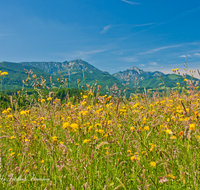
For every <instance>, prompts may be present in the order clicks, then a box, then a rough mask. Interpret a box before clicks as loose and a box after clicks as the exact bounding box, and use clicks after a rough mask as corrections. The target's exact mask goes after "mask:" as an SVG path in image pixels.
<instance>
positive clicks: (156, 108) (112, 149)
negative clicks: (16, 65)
mask: <svg viewBox="0 0 200 190" xmlns="http://www.w3.org/2000/svg"><path fill="white" fill-rule="evenodd" d="M7 77H9V73H8V76H7ZM185 82H187V88H185V90H182V91H181V93H180V91H179V90H173V91H169V92H168V93H165V94H162V95H161V94H160V93H157V92H153V93H152V94H149V93H148V92H144V93H143V94H134V95H132V96H131V97H130V98H125V97H124V98H123V97H114V96H112V95H100V94H99V93H96V94H95V93H94V91H93V89H92V88H91V87H90V85H88V86H87V87H88V90H85V91H84V93H81V94H80V96H81V98H80V99H79V101H73V100H72V99H68V100H67V101H66V102H65V103H62V102H61V100H60V99H58V98H54V96H53V94H49V96H46V97H42V98H41V99H39V100H37V101H35V103H34V104H31V105H30V106H28V107H21V108H18V109H13V107H14V105H13V107H12V106H10V107H7V108H5V109H2V110H1V113H0V146H1V149H0V189H15V190H18V189H19V190H21V189H24V190H27V189H41V190H44V189H45V190H47V189H58V190H60V189H64V190H67V189H68V190H80V189H83V190H84V189H85V190H86V189H87V190H98V189H102V190H111V189H112V190H113V189H114V190H117V189H124V190H128V189H156V190H157V189H160V190H161V189H162V190H164V189H174V190H177V189H194V190H198V189H200V146H199V145H200V119H199V118H200V92H199V91H198V88H197V87H196V86H195V85H193V83H192V81H190V82H189V81H186V80H185ZM98 89H100V87H99V88H98ZM73 98H74V99H76V97H73ZM13 104H14V102H13Z"/></svg>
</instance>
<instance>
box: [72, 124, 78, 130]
mask: <svg viewBox="0 0 200 190" xmlns="http://www.w3.org/2000/svg"><path fill="white" fill-rule="evenodd" d="M70 127H71V128H72V129H78V124H76V123H72V124H71V125H70Z"/></svg>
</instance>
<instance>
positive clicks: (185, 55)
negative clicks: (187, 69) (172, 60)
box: [179, 55, 187, 57]
mask: <svg viewBox="0 0 200 190" xmlns="http://www.w3.org/2000/svg"><path fill="white" fill-rule="evenodd" d="M179 57H187V56H186V55H180V56H179Z"/></svg>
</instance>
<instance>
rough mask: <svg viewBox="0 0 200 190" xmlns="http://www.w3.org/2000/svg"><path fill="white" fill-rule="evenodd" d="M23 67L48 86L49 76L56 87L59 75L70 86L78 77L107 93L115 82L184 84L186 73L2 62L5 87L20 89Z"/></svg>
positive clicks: (152, 85)
mask: <svg viewBox="0 0 200 190" xmlns="http://www.w3.org/2000/svg"><path fill="white" fill-rule="evenodd" d="M24 69H26V70H32V71H33V74H36V75H37V76H38V77H40V76H42V77H43V78H45V79H46V81H47V86H48V85H50V77H51V78H52V81H53V83H54V84H55V86H56V87H58V86H59V83H58V81H57V78H67V80H68V85H69V86H68V87H69V88H77V87H78V85H77V80H78V79H79V80H80V84H79V85H80V86H82V85H83V86H85V85H86V84H90V85H92V84H94V83H96V82H97V85H100V86H101V87H102V88H101V91H103V92H104V93H105V92H106V91H108V89H110V88H111V87H112V86H113V85H114V84H116V85H115V86H117V87H118V88H119V89H125V88H127V87H128V88H129V89H130V90H131V91H132V90H133V89H134V86H137V87H140V88H144V87H145V88H152V89H154V88H158V87H159V88H161V87H170V88H172V87H175V86H177V84H176V83H177V82H179V83H180V84H184V82H183V80H184V79H183V77H182V76H181V75H177V74H164V73H162V72H160V71H155V72H147V71H144V70H142V69H139V68H137V67H134V66H133V67H131V68H130V69H127V70H125V71H120V72H118V73H115V74H113V75H111V74H109V73H108V72H105V71H101V70H99V69H97V68H96V67H94V66H93V65H91V64H89V63H87V62H85V61H83V60H81V59H76V60H73V61H69V62H68V61H64V62H21V63H13V62H0V70H1V71H2V72H3V71H6V72H8V73H9V74H8V76H6V77H5V78H4V80H3V84H2V90H5V89H20V88H21V87H22V85H23V83H22V80H25V79H26V78H27V73H26V72H25V70H24ZM185 77H186V78H187V79H193V80H194V81H199V79H196V78H192V77H191V76H189V75H187V76H185Z"/></svg>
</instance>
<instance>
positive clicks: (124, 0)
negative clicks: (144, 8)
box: [121, 0, 141, 5]
mask: <svg viewBox="0 0 200 190" xmlns="http://www.w3.org/2000/svg"><path fill="white" fill-rule="evenodd" d="M121 1H123V2H126V3H129V4H131V5H140V4H141V3H137V2H133V1H127V0H121Z"/></svg>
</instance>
